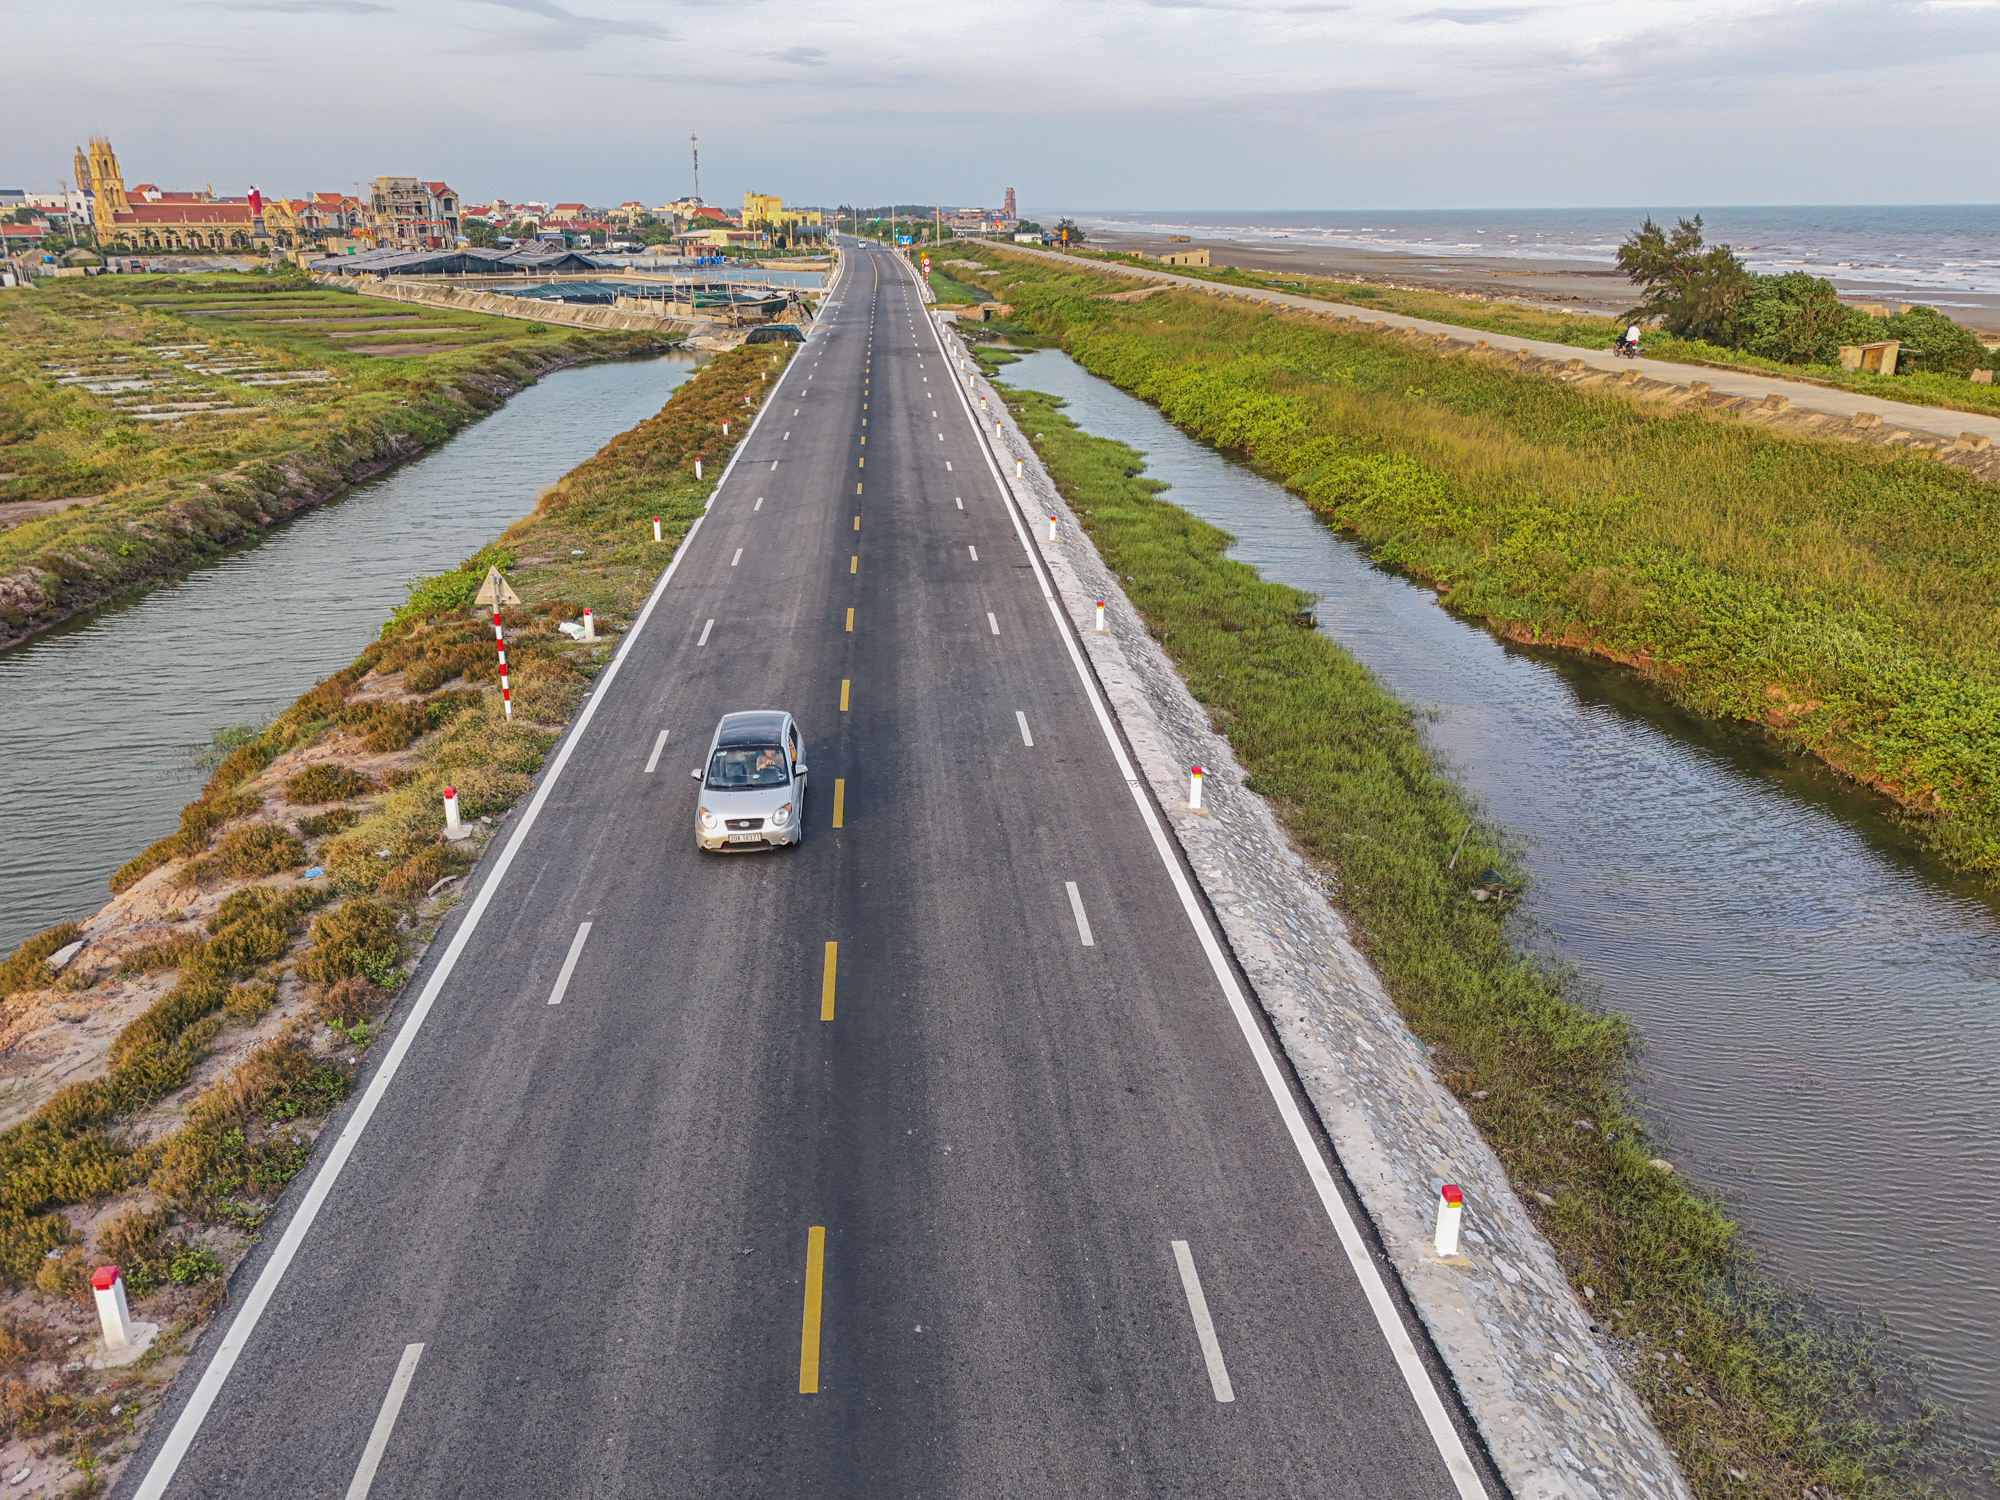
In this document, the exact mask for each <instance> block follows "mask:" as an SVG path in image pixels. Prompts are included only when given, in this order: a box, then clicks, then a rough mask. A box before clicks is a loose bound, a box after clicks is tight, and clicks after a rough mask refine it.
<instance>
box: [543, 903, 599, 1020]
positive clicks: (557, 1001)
mask: <svg viewBox="0 0 2000 1500" xmlns="http://www.w3.org/2000/svg"><path fill="white" fill-rule="evenodd" d="M589 936H590V924H589V923H588V922H585V923H584V924H583V925H582V926H581V927H579V928H577V930H576V941H574V942H573V943H571V944H570V945H569V957H567V958H565V959H564V960H563V966H562V972H561V973H560V974H558V975H556V987H555V988H554V989H552V990H550V991H549V1004H551V1005H561V1004H562V997H563V992H564V991H566V990H567V989H568V988H569V976H570V975H572V974H574V973H575V972H576V961H577V959H578V958H579V957H581V956H582V954H583V940H584V939H585V938H587V937H589Z"/></svg>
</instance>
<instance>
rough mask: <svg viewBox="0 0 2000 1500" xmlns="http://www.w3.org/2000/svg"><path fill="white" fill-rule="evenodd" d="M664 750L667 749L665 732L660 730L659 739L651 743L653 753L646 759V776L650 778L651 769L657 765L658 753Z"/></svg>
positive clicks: (658, 760)
mask: <svg viewBox="0 0 2000 1500" xmlns="http://www.w3.org/2000/svg"><path fill="white" fill-rule="evenodd" d="M666 748H667V732H666V730H664V729H662V730H661V731H660V737H659V738H658V739H656V740H654V741H653V753H652V755H651V757H650V758H648V760H647V761H646V774H647V775H648V776H651V775H652V774H653V768H654V767H655V766H657V765H659V763H660V752H661V751H662V750H664V749H666Z"/></svg>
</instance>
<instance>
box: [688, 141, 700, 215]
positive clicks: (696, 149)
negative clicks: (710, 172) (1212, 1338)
mask: <svg viewBox="0 0 2000 1500" xmlns="http://www.w3.org/2000/svg"><path fill="white" fill-rule="evenodd" d="M688 150H689V151H690V152H692V153H693V155H694V201H695V202H696V204H699V203H700V202H701V140H700V138H699V137H698V136H696V135H695V133H694V132H693V131H692V130H690V131H689V132H688Z"/></svg>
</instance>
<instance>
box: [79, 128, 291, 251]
mask: <svg viewBox="0 0 2000 1500" xmlns="http://www.w3.org/2000/svg"><path fill="white" fill-rule="evenodd" d="M76 185H77V187H78V188H79V189H81V190H82V191H85V192H88V193H89V194H90V195H91V220H92V227H93V228H94V229H96V231H97V243H98V244H100V245H109V244H112V243H114V242H119V241H122V242H124V243H125V244H128V245H132V246H134V247H136V248H138V249H141V250H247V249H250V248H252V247H253V246H255V245H259V244H264V243H268V240H267V238H266V231H265V228H264V223H263V208H264V205H263V200H262V199H261V198H260V197H258V196H257V190H256V189H255V188H252V189H251V190H250V195H249V196H248V197H244V198H218V197H216V195H215V192H214V190H213V189H210V188H204V189H203V190H202V191H201V192H198V193H169V192H164V191H162V190H161V189H159V188H157V187H154V186H153V185H152V184H151V183H149V182H142V183H140V184H139V185H138V186H136V187H134V188H133V189H132V190H131V191H130V192H129V193H128V192H127V191H126V188H125V175H124V173H123V172H121V171H120V170H119V167H118V157H117V155H116V154H115V153H114V152H113V151H112V149H111V142H110V141H109V140H107V139H106V138H105V137H103V136H101V135H96V136H92V137H91V138H90V149H89V150H88V151H85V150H84V149H83V148H82V147H81V146H79V147H78V148H77V152H76Z"/></svg>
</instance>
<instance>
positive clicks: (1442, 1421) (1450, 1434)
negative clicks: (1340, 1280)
mask: <svg viewBox="0 0 2000 1500" xmlns="http://www.w3.org/2000/svg"><path fill="white" fill-rule="evenodd" d="M931 337H932V338H934V339H936V340H937V344H938V352H939V354H940V355H943V353H944V335H943V334H942V333H941V332H940V331H939V330H938V329H937V327H936V326H935V324H933V326H932V328H931ZM954 389H955V390H956V389H957V388H956V387H955V386H954ZM958 404H959V409H960V410H961V411H962V412H963V413H964V414H965V419H966V422H967V423H968V424H969V425H970V426H971V428H972V431H973V433H974V435H975V436H976V437H977V438H978V440H979V446H980V451H981V453H982V454H983V455H984V457H985V459H986V469H987V472H988V473H989V474H991V475H992V476H993V483H994V485H995V486H996V487H997V488H998V489H999V491H1000V494H1001V496H1002V498H1003V499H1005V500H1006V501H1007V508H1008V512H1009V514H1010V515H1011V516H1012V518H1013V521H1014V532H1015V535H1017V536H1018V537H1019V538H1020V540H1021V548H1022V550H1023V551H1025V552H1026V553H1027V554H1028V562H1029V565H1030V566H1031V567H1032V568H1033V569H1034V573H1035V580H1036V582H1038V583H1039V584H1040V585H1041V588H1042V598H1043V600H1044V601H1045V602H1046V603H1047V604H1048V606H1049V613H1050V615H1052V616H1053V617H1054V619H1055V622H1056V634H1057V635H1058V636H1060V637H1061V639H1062V642H1063V644H1064V645H1065V646H1066V647H1068V649H1069V659H1070V665H1071V666H1072V667H1074V668H1075V669H1076V675H1077V680H1078V681H1079V682H1080V683H1082V684H1083V694H1084V697H1085V698H1086V699H1088V700H1089V703H1090V706H1091V709H1092V711H1093V712H1094V713H1095V714H1096V716H1097V727H1098V728H1099V729H1100V730H1101V731H1102V732H1103V734H1104V739H1105V742H1106V743H1107V744H1108V745H1110V747H1111V755H1112V758H1113V759H1114V760H1115V761H1116V762H1117V763H1118V770H1119V773H1120V774H1121V775H1122V776H1123V777H1124V778H1125V786H1126V790H1128V791H1129V792H1131V794H1132V801H1133V803H1134V805H1135V806H1137V808H1138V810H1139V817H1140V819H1141V820H1142V821H1143V822H1144V823H1145V825H1146V830H1147V832H1148V833H1150V834H1151V835H1152V838H1153V848H1154V850H1155V851H1156V852H1157V853H1158V854H1159V856H1160V862H1161V863H1162V864H1163V865H1165V866H1166V870H1167V878H1168V879H1169V880H1170V881H1172V882H1173V887H1174V891H1175V894H1177V895H1178V896H1179V897H1180V902H1181V910H1182V911H1183V912H1184V913H1186V915H1187V919H1188V923H1189V925H1190V926H1192V927H1193V928H1194V931H1195V936H1196V938H1197V939H1198V940H1199V941H1200V943H1201V947H1202V952H1203V953H1204V954H1206V955H1207V957H1208V966H1209V969H1210V970H1211V972H1213V973H1214V975H1215V981H1216V983H1217V984H1218V985H1219V986H1221V989H1222V993H1223V997H1224V998H1225V999H1226V1000H1227V1001H1228V1002H1229V1009H1230V1012H1231V1014H1233V1015H1234V1016H1235V1017H1236V1025H1237V1029H1238V1030H1240V1031H1241V1032H1242V1033H1243V1040H1244V1041H1245V1043H1247V1044H1248V1046H1249V1048H1250V1055H1251V1057H1252V1059H1253V1060H1254V1061H1255V1062H1256V1064H1257V1071H1258V1072H1259V1073H1260V1074H1262V1075H1263V1079H1264V1086H1265V1087H1266V1088H1267V1089H1269V1090H1270V1093H1271V1099H1272V1102H1273V1103H1275V1104H1276V1105H1277V1107H1278V1117H1279V1118H1280V1119H1281V1120H1282V1121H1283V1122H1284V1125H1285V1130H1286V1132H1287V1133H1288V1134H1289V1135H1290V1136H1291V1138H1292V1145H1293V1148H1294V1149H1295V1150H1297V1152H1298V1153H1299V1159H1300V1160H1301V1161H1302V1162H1304V1164H1305V1169H1306V1175H1307V1176H1308V1177H1310V1178H1311V1179H1312V1184H1313V1189H1314V1191H1316V1192H1317V1193H1318V1194H1319V1201H1320V1207H1321V1208H1322V1209H1324V1210H1325V1212H1326V1216H1327V1218H1328V1220H1329V1221H1330V1222H1331V1223H1332V1224H1333V1227H1334V1232H1335V1233H1336V1234H1338V1235H1339V1236H1340V1244H1341V1248H1342V1249H1343V1250H1345V1251H1346V1252H1347V1263H1348V1264H1349V1265H1350V1266H1352V1267H1353V1268H1354V1278H1355V1280H1356V1281H1358V1282H1359V1283H1360V1284H1361V1290H1362V1294H1363V1295H1364V1296H1366V1297H1367V1299H1368V1308H1369V1311H1370V1312H1372V1313H1374V1315H1375V1326H1376V1327H1377V1328H1379V1329H1380V1330H1381V1331H1382V1337H1383V1339H1384V1340H1385V1341H1386V1342H1387V1344H1388V1345H1389V1352H1390V1354H1391V1355H1392V1356H1394V1358H1395V1361H1396V1368H1397V1370H1398V1371H1399V1372H1400V1373H1401V1374H1402V1377H1403V1383H1404V1384H1405V1385H1407V1386H1408V1387H1409V1388H1410V1395H1411V1397H1412V1398H1413V1399H1414V1400H1415V1401H1416V1403H1417V1411H1418V1413H1419V1414H1420V1415H1421V1416H1422V1417H1423V1419H1424V1426H1425V1427H1426V1428H1427V1429H1429V1431H1430V1435H1431V1441H1432V1442H1433V1443H1435V1444H1436V1445H1437V1450H1438V1454H1439V1456H1440V1457H1441V1458H1443V1459H1444V1463H1445V1468H1446V1469H1447V1471H1449V1473H1450V1475H1451V1480H1452V1483H1453V1484H1454V1485H1455V1486H1456V1487H1457V1489H1458V1494H1459V1497H1460V1500H1491V1497H1489V1496H1488V1495H1487V1493H1486V1486H1485V1485H1483V1484H1481V1483H1480V1482H1479V1471H1478V1470H1476V1469H1475V1468H1473V1466H1472V1458H1471V1456H1470V1455H1469V1454H1467V1453H1466V1451H1465V1444H1464V1443H1463V1442H1461V1441H1460V1440H1459V1436H1458V1429H1457V1428H1456V1427H1454V1426H1452V1423H1451V1414H1450V1413H1449V1412H1447V1411H1446V1410H1445V1409H1444V1401H1443V1399H1442V1398H1441V1397H1440V1396H1439V1395H1438V1392H1437V1387H1436V1386H1435V1385H1434V1384H1433V1383H1432V1382H1431V1377H1430V1371H1428V1370H1426V1369H1425V1368H1424V1362H1423V1360H1422V1359H1421V1358H1420V1357H1419V1356H1418V1354H1417V1346H1416V1344H1415V1343H1414V1342H1413V1341H1412V1340H1411V1338H1410V1332H1409V1330H1408V1329H1407V1328H1405V1327H1404V1326H1403V1320H1402V1318H1401V1317H1400V1316H1399V1315H1398V1314H1397V1312H1396V1304H1395V1302H1394V1301H1393V1300H1392V1299H1391V1298H1390V1296H1389V1288H1388V1286H1387V1285H1386V1284H1385V1283H1384V1282H1383V1280H1382V1272H1381V1268H1380V1267H1378V1266H1377V1265H1376V1264H1375V1260H1374V1257H1373V1256H1371V1255H1370V1254H1369V1253H1368V1243H1367V1241H1366V1240H1364V1239H1363V1238H1362V1237H1361V1229H1360V1226H1359V1225H1357V1224H1356V1223H1355V1222H1354V1215H1352V1214H1351V1213H1349V1212H1348V1211H1347V1204H1346V1203H1345V1202H1344V1201H1343V1200H1342V1199H1341V1196H1340V1189H1339V1188H1338V1187H1336V1186H1335V1185H1334V1181H1333V1174H1332V1173H1331V1172H1330V1171H1328V1170H1327V1165H1326V1162H1325V1161H1324V1160H1323V1159H1322V1158H1321V1156H1320V1154H1319V1147H1318V1145H1317V1144H1316V1143H1315V1142H1314V1140H1313V1138H1312V1132H1311V1130H1310V1129H1308V1128H1307V1125H1306V1122H1305V1116H1304V1115H1303V1114H1301V1113H1300V1111H1299V1107H1298V1104H1297V1102H1296V1101H1295V1100H1294V1099H1293V1098H1292V1092H1291V1090H1290V1089H1289V1088H1288V1087H1286V1085H1285V1077H1284V1074H1283V1073H1282V1072H1280V1071H1279V1069H1278V1060H1277V1059H1276V1058H1275V1057H1273V1056H1272V1055H1271V1048H1270V1045H1269V1044H1268V1043H1267V1042H1266V1041H1265V1040H1264V1033H1263V1031H1262V1029H1261V1028H1259V1026H1258V1025H1257V1018H1256V1016H1255V1015H1254V1014H1253V1013H1252V1012H1251V1009H1250V1001H1249V998H1248V997H1247V996H1246V995H1244V993H1243V988H1242V986H1241V985H1239V984H1237V982H1236V976H1235V975H1234V974H1232V973H1231V972H1230V970H1229V961H1228V959H1227V958H1225V957H1224V956H1223V952H1222V945H1221V944H1220V943H1219V942H1217V941H1216V937H1215V934H1214V933H1213V932H1212V931H1210V929H1209V925H1208V922H1207V920H1206V919H1205V918H1204V917H1203V915H1202V910H1201V904H1200V902H1198V901H1197V900H1196V899H1195V894H1194V888H1193V887H1192V886H1191V885H1189V884H1188V879H1187V876H1186V875H1185V874H1183V873H1182V871H1181V867H1180V862H1179V861H1178V860H1176V859H1175V858H1174V852H1173V846H1172V845H1171V844H1170V843H1169V842H1168V840H1167V833H1166V830H1165V829H1164V828H1163V827H1161V825H1160V820H1159V817H1158V815H1157V814H1155V813H1154V811H1153V804H1152V803H1151V802H1149V801H1147V800H1146V791H1145V785H1144V783H1143V782H1142V781H1141V780H1140V777H1139V770H1138V768H1137V767H1136V766H1134V765H1133V764H1132V761H1131V758H1130V757H1129V756H1127V755H1126V753H1125V746H1124V745H1123V744H1122V743H1121V742H1120V741H1119V738H1118V731H1117V729H1116V727H1115V726H1114V725H1113V723H1112V720H1111V712H1110V710H1109V709H1108V708H1106V707H1105V704H1104V699H1103V697H1102V695H1101V694H1099V692H1098V691H1097V683H1096V681H1095V680H1094V679H1093V678H1092V677H1091V675H1090V665H1089V663H1088V662H1087V661H1086V660H1085V658H1084V654H1083V647H1082V646H1081V645H1080V644H1079V643H1078V640H1077V636H1076V631H1075V630H1074V628H1073V627H1072V626H1071V624H1070V620H1069V617H1068V616H1067V615H1066V614H1064V613H1063V607H1062V601H1061V600H1060V599H1059V598H1058V597H1057V596H1056V591H1055V586H1054V585H1053V584H1052V583H1051V582H1050V580H1049V575H1048V570H1047V569H1046V568H1045V567H1044V566H1043V564H1042V559H1041V554H1040V553H1038V552H1036V551H1035V547H1034V543H1033V542H1032V541H1031V540H1030V539H1029V536H1028V529H1027V528H1028V524H1029V523H1028V520H1027V512H1026V511H1025V510H1024V509H1023V508H1022V505H1021V501H1020V499H1019V497H1018V496H1016V495H1015V493H1014V490H1013V486H1012V485H1010V484H1009V483H1008V482H1007V481H1006V479H1005V478H1003V477H1002V475H1001V472H1000V466H999V464H998V463H996V462H995V461H994V458H993V449H992V447H991V445H990V444H989V443H988V442H987V440H986V432H985V428H984V426H983V425H982V424H981V422H980V420H979V418H978V416H977V415H976V414H975V413H974V412H973V409H972V399H971V397H969V396H968V395H967V394H966V393H965V392H964V391H958Z"/></svg>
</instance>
